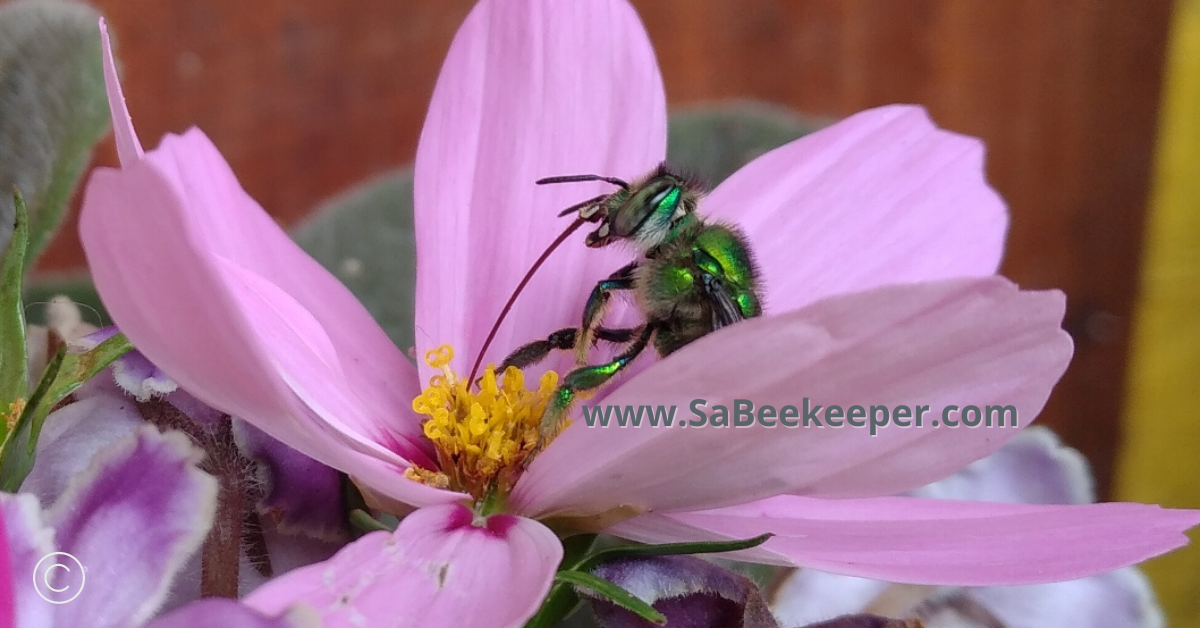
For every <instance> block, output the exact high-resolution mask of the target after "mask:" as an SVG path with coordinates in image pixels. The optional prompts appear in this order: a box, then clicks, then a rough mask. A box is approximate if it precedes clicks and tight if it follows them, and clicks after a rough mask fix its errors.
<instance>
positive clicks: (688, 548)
mask: <svg viewBox="0 0 1200 628" xmlns="http://www.w3.org/2000/svg"><path fill="white" fill-rule="evenodd" d="M772 536H774V535H773V534H763V535H760V536H756V537H754V538H752V539H744V540H739V541H707V542H696V543H662V544H659V545H640V544H638V545H617V546H613V547H606V548H604V549H601V550H599V551H597V552H595V553H593V554H591V555H590V556H588V557H586V558H584V559H582V560H580V561H579V563H578V564H576V565H574V566H572V567H571V569H578V570H583V571H588V570H591V569H592V568H594V567H595V566H596V565H599V564H601V563H604V562H608V561H610V560H615V559H617V558H627V557H630V556H678V555H681V554H720V553H724V552H737V551H741V550H747V549H750V548H753V547H758V546H759V545H762V544H763V543H766V542H767V539H770V538H771V537H772Z"/></svg>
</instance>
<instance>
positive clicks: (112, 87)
mask: <svg viewBox="0 0 1200 628" xmlns="http://www.w3.org/2000/svg"><path fill="white" fill-rule="evenodd" d="M100 45H101V47H102V48H103V52H104V87H105V88H106V89H107V90H108V107H109V109H111V110H112V119H113V136H115V139H116V144H117V157H118V158H119V159H120V160H121V165H122V166H128V165H131V164H133V163H134V162H136V161H138V160H139V159H141V158H142V155H143V152H142V143H141V142H139V141H138V136H137V131H134V130H133V120H132V119H131V118H130V117H129V107H127V106H126V105H125V94H123V93H121V81H120V79H119V78H118V77H117V64H116V62H115V61H114V60H113V53H112V44H111V43H110V42H109V41H108V24H107V23H105V21H104V18H100Z"/></svg>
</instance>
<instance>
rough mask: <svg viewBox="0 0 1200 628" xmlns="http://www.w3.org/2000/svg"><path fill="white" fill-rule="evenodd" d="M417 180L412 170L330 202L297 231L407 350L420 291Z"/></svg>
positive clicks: (305, 245)
mask: <svg viewBox="0 0 1200 628" xmlns="http://www.w3.org/2000/svg"><path fill="white" fill-rule="evenodd" d="M412 181H413V179H412V170H411V169H404V170H398V171H395V172H391V173H388V174H386V175H383V176H381V177H379V178H376V179H374V180H371V181H368V182H367V183H364V184H362V185H360V186H358V187H356V188H352V189H351V190H349V191H347V192H345V193H343V194H341V195H339V196H337V197H336V198H334V199H331V200H330V201H328V202H326V203H325V204H324V205H322V206H321V207H320V208H318V209H317V210H316V211H315V212H314V213H313V214H312V216H311V217H310V218H309V219H308V220H306V221H305V222H303V223H302V224H300V225H298V226H297V227H296V229H295V230H294V231H293V232H292V236H293V238H294V239H295V240H296V242H297V243H299V244H300V246H301V247H302V248H303V249H304V250H305V251H307V252H308V254H309V255H312V256H313V257H314V258H316V260H317V261H318V262H320V263H321V264H322V265H323V266H324V267H325V268H327V269H329V271H330V272H332V273H333V274H334V275H335V276H336V277H337V278H338V279H339V280H341V282H342V283H344V284H346V287H347V288H349V289H350V291H351V292H353V293H354V296H356V297H358V299H359V301H362V303H363V305H365V306H366V308H367V311H369V312H370V313H371V315H372V316H374V317H375V321H376V322H378V323H379V325H380V326H381V327H383V330H384V331H385V332H387V334H388V336H389V337H390V338H391V339H392V342H395V343H396V346H398V347H401V348H404V349H407V348H408V347H410V346H412V344H413V311H414V310H413V308H414V303H415V297H414V293H415V288H416V259H417V245H416V237H415V235H414V234H413V212H412V207H413V200H412V199H413V195H412V190H413V188H412Z"/></svg>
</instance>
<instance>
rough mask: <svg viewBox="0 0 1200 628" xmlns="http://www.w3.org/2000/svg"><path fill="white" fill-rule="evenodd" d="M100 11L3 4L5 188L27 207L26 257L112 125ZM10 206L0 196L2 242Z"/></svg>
mask: <svg viewBox="0 0 1200 628" xmlns="http://www.w3.org/2000/svg"><path fill="white" fill-rule="evenodd" d="M99 17H100V16H99V14H98V13H97V12H96V10H95V9H93V8H91V7H89V6H87V5H84V4H80V3H75V2H66V1H63V0H56V1H51V0H35V1H27V2H11V3H6V4H3V5H0V189H5V190H7V189H11V188H12V187H13V186H14V185H15V186H17V187H19V188H20V189H21V190H22V191H24V193H25V194H26V198H25V200H26V202H27V204H28V205H29V245H28V249H27V250H26V258H27V260H28V263H27V264H26V267H27V268H29V267H32V261H33V260H34V259H36V257H37V255H38V253H39V252H40V251H41V250H42V248H43V247H44V246H45V245H46V244H47V243H48V242H49V241H50V238H51V236H52V235H53V234H54V231H55V230H56V229H57V228H58V224H59V223H60V222H61V221H62V218H63V215H64V213H65V212H64V210H65V208H66V206H67V201H68V200H70V198H71V194H72V192H74V190H75V187H76V185H77V184H78V182H79V179H80V176H81V175H82V174H83V169H84V167H86V166H87V164H88V160H89V159H90V157H91V153H92V149H93V147H94V146H95V145H96V142H98V141H99V140H100V138H101V137H103V136H104V134H105V133H106V132H107V131H108V128H109V126H110V121H109V114H108V102H107V100H106V97H105V92H104V73H103V70H102V65H101V60H100V34H99V31H98V30H97V28H96V21H97V20H98V18H99ZM13 211H14V208H13V205H12V204H11V203H9V201H8V199H7V198H0V223H2V224H0V247H3V246H4V243H5V242H7V241H8V238H9V236H10V235H11V233H12V232H11V225H12V215H13Z"/></svg>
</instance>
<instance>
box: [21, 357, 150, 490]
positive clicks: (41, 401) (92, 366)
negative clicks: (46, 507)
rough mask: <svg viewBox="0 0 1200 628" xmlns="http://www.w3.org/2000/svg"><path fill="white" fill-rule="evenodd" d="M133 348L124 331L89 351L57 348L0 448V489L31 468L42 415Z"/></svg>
mask: <svg viewBox="0 0 1200 628" xmlns="http://www.w3.org/2000/svg"><path fill="white" fill-rule="evenodd" d="M132 349H133V345H131V344H129V340H128V339H127V338H125V335H124V334H117V335H115V336H113V337H112V338H109V339H108V340H105V341H104V342H102V343H100V344H99V345H96V346H95V347H94V348H92V349H91V350H89V351H83V352H79V353H67V352H66V350H65V349H60V350H59V352H58V354H56V355H55V356H54V359H53V360H51V361H50V364H49V366H47V367H46V371H45V372H44V373H43V374H42V378H41V379H40V380H39V381H38V385H37V388H36V389H35V390H34V393H33V394H32V395H30V398H29V403H28V404H27V405H26V406H25V410H24V412H22V413H21V417H20V418H19V419H18V421H17V424H16V427H15V429H14V430H13V431H12V433H10V434H8V435H7V437H6V438H5V440H4V445H3V447H0V490H4V491H9V492H14V491H16V490H17V489H18V488H20V486H21V483H22V482H24V481H25V476H27V475H29V471H30V469H32V468H33V462H34V454H35V453H36V451H37V440H38V436H39V435H40V434H41V432H42V425H43V423H45V421H46V417H47V416H49V415H50V412H51V411H52V410H53V409H54V408H55V406H57V405H58V404H59V402H61V401H63V400H64V399H66V398H67V397H68V396H69V395H70V394H71V393H73V392H75V391H76V390H78V389H79V387H80V386H82V385H83V383H84V382H86V381H87V380H89V379H91V378H92V377H94V376H95V375H96V374H97V373H99V372H100V371H101V370H102V369H103V368H105V367H106V366H108V365H109V364H112V363H113V361H115V360H116V359H117V358H119V357H121V356H123V355H125V354H126V353H128V352H129V351H130V350H132Z"/></svg>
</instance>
